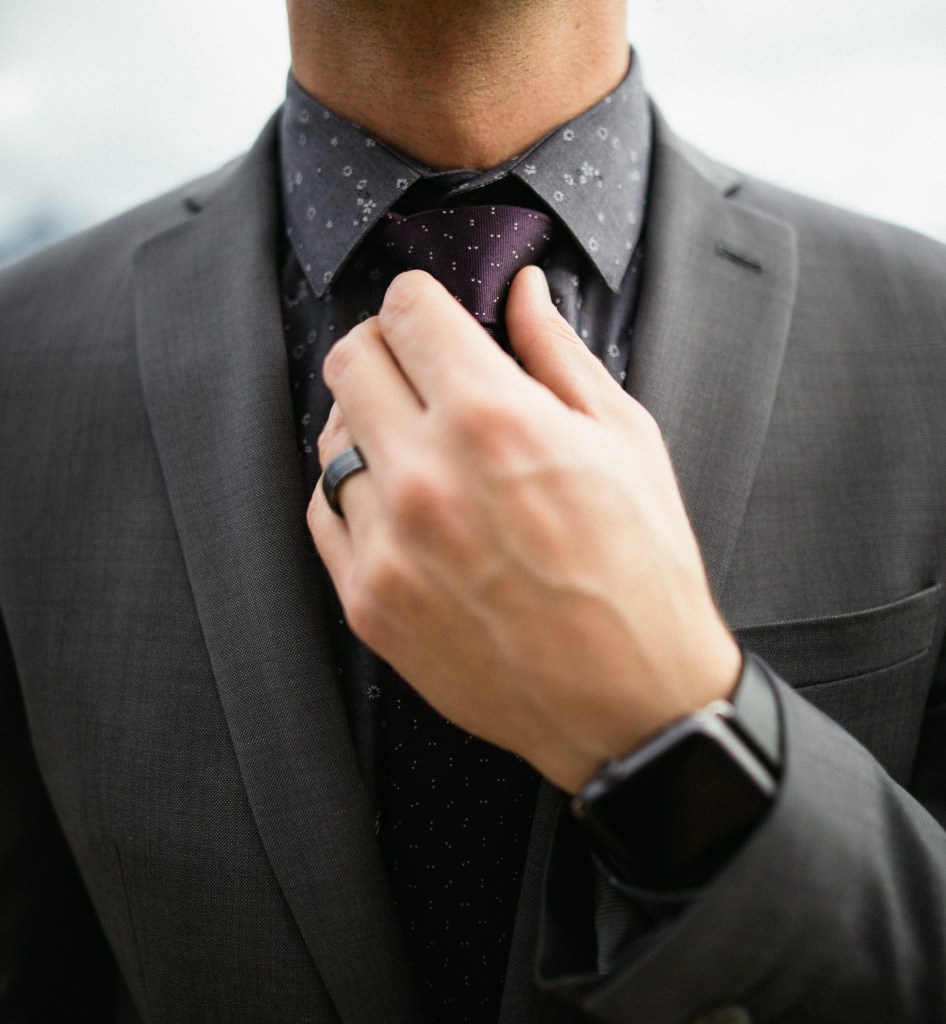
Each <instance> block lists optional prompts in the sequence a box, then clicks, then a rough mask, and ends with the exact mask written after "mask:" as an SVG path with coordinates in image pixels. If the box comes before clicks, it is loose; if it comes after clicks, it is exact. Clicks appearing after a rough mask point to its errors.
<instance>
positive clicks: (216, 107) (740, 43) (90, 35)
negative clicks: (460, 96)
mask: <svg viewBox="0 0 946 1024" xmlns="http://www.w3.org/2000/svg"><path fill="white" fill-rule="evenodd" d="M630 7H631V16H630V22H629V25H628V35H629V38H630V39H631V40H632V41H633V43H634V44H635V46H636V47H637V49H638V51H639V53H640V56H641V60H642V63H643V69H644V75H645V79H646V81H647V85H648V88H649V90H650V92H651V93H652V95H653V96H654V97H655V99H656V100H657V102H658V104H659V105H660V107H661V108H662V110H663V112H664V114H665V115H666V116H667V117H668V118H669V120H670V122H671V124H672V125H673V126H674V127H675V128H676V129H677V131H679V132H680V133H681V134H683V135H685V136H686V137H687V138H689V139H690V140H691V141H692V142H694V143H696V144H697V145H699V146H700V147H701V148H703V149H705V150H706V151H707V152H709V153H711V154H712V155H714V156H716V157H719V158H721V159H723V160H725V161H727V162H729V163H731V164H733V165H735V166H737V167H739V168H741V169H743V170H747V171H749V172H752V173H755V174H758V175H761V176H763V177H765V178H768V179H770V180H773V181H776V182H779V183H781V184H784V185H787V186H789V187H791V188H794V189H797V190H799V191H803V192H807V193H809V194H811V195H815V196H817V197H819V198H823V199H827V200H829V201H832V202H836V203H840V204H842V205H845V206H848V207H851V208H854V209H857V210H860V211H862V212H866V213H870V214H873V215H875V216H879V217H883V218H885V219H887V220H893V221H896V222H898V223H901V224H905V225H907V226H909V227H913V228H916V229H917V230H920V231H923V232H925V233H926V234H929V235H932V236H934V237H936V238H939V239H941V240H943V241H946V0H818V2H812V0H795V2H794V3H791V4H789V3H764V2H760V0H676V2H674V3H658V2H657V0H649V2H643V0H631V4H630ZM288 61H289V58H288V43H287V38H286V28H285V13H284V7H283V4H282V3H281V2H279V0H160V2H158V3H154V4H132V3H129V2H128V0H53V2H52V3H46V4H37V3H36V2H35V0H32V2H30V0H0V262H2V261H6V260H9V259H11V258H14V257H15V256H17V255H21V254H22V253H24V252H26V251H27V250H28V249H30V248H32V247H34V246H36V245H39V244H42V243H44V242H46V241H49V240H52V239H53V238H56V237H58V236H60V235H62V234H65V233H67V232H71V231H74V230H77V229H79V228H81V227H84V226H86V225H88V224H90V223H93V222H95V221H97V220H100V219H102V218H104V217H107V216H109V215H111V214H113V213H116V212H118V211H120V210H122V209H125V208H127V207H129V206H131V205H133V204H134V203H137V202H140V201H141V200H143V199H146V198H148V197H149V196H151V195H154V194H155V193H157V192H160V191H162V190H165V189H167V188H170V187H172V186H173V185H175V184H177V183H179V182H181V181H183V180H185V179H187V178H189V177H193V176H195V175H197V174H200V173H202V172H203V171H206V170H210V169H212V168H213V167H214V166H216V165H218V164H220V163H222V162H223V161H225V160H226V159H228V158H229V157H231V156H233V155H235V154H237V153H239V152H240V151H241V150H243V149H245V148H246V147H247V146H248V145H249V144H250V143H251V142H252V140H253V138H254V136H255V134H256V132H257V131H258V130H259V128H260V127H261V125H262V124H263V121H264V120H265V119H266V117H267V116H268V115H269V113H270V112H271V111H272V110H273V109H274V108H275V107H276V105H277V104H278V103H279V102H280V99H281V96H282V92H283V89H284V84H285V75H286V70H287V68H288Z"/></svg>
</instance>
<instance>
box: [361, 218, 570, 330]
mask: <svg viewBox="0 0 946 1024" xmlns="http://www.w3.org/2000/svg"><path fill="white" fill-rule="evenodd" d="M551 239H552V220H551V218H550V217H548V216H547V215H546V214H544V213H540V212H539V211H538V210H530V209H527V208H526V207H522V206H505V205H499V204H497V205H490V206H459V207H456V208H453V209H441V210H424V211H422V212H420V213H414V214H410V215H409V216H406V217H405V216H402V215H401V214H398V213H388V214H386V219H385V222H384V223H383V225H382V227H381V245H382V246H383V248H384V249H385V251H386V252H387V253H388V255H389V256H390V257H391V258H392V259H393V260H394V262H395V263H396V264H398V265H399V266H401V267H404V268H405V269H411V270H426V271H427V272H428V273H430V274H432V275H433V276H434V277H436V278H437V280H438V281H440V282H441V283H442V284H443V285H444V286H445V287H446V288H447V289H448V290H449V291H450V293H451V294H452V295H453V296H454V298H455V299H457V301H458V302H460V303H461V304H462V305H463V307H464V308H465V309H466V310H467V311H468V312H470V313H472V314H473V316H475V317H476V319H477V320H478V321H479V322H480V324H482V325H483V327H485V328H486V330H487V331H489V333H490V334H491V335H492V336H493V337H494V338H496V339H497V340H498V341H500V342H502V341H503V340H504V338H505V330H504V327H503V313H504V308H505V300H506V294H507V293H508V291H509V285H510V284H511V283H512V279H513V278H514V277H515V276H516V274H517V273H518V272H519V271H520V270H521V269H522V268H523V267H525V266H528V265H529V264H532V263H539V261H540V260H541V259H542V257H543V256H544V254H545V252H546V250H547V249H548V246H549V242H550V241H551Z"/></svg>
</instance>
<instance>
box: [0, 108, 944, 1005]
mask: <svg viewBox="0 0 946 1024" xmlns="http://www.w3.org/2000/svg"><path fill="white" fill-rule="evenodd" d="M657 130H658V138H657V145H656V153H655V171H654V179H653V181H654V184H653V196H652V202H651V206H650V212H649V224H648V229H647V244H648V251H647V268H646V281H645V283H644V287H643V294H642V298H641V305H640V310H639V315H638V326H637V330H636V334H635V341H634V350H633V357H632V364H631V368H630V374H629V382H628V387H629V390H630V391H631V392H632V393H633V394H635V395H636V396H637V397H638V398H639V399H640V400H641V401H642V402H643V403H644V404H645V405H646V406H647V407H648V408H649V409H650V410H651V411H652V412H653V414H654V415H655V416H656V418H657V420H658V421H659V423H660V424H661V426H662V428H663V431H664V434H665V436H666V439H667V443H668V445H669V448H670V452H671V455H672V458H673V462H674V465H675V467H676V470H677V473H678V475H679V479H680V483H681V486H682V489H683V492H684V495H685V499H686V502H687V506H688V509H689V512H690V515H691V518H692V521H693V525H694V527H695V530H696V533H697V535H698V537H699V540H700V543H701V545H702V549H703V553H704V557H705V559H706V563H707V566H708V570H709V575H710V578H711V581H712V584H713V587H714V590H715V593H716V595H717V598H718V600H719V603H720V605H721V607H722V609H723V612H724V614H725V616H726V617H727V620H728V621H729V622H730V623H731V624H732V626H733V627H734V628H736V629H737V630H738V631H739V634H740V636H741V637H742V639H743V640H744V642H745V643H746V645H747V646H749V647H750V648H752V649H754V650H756V651H757V652H759V653H760V654H761V655H762V656H763V657H765V658H767V659H769V661H770V663H771V664H772V665H773V666H774V667H775V669H776V670H777V671H778V673H779V674H780V675H781V676H782V677H783V678H784V679H785V680H787V682H784V683H782V682H779V684H778V691H779V695H780V700H781V703H782V708H783V712H784V722H785V734H786V743H787V762H786V773H785V778H784V782H783V788H782V792H781V795H780V798H779V801H778V804H777V806H776V808H775V810H774V811H773V813H772V814H771V815H770V816H769V817H768V818H767V820H766V821H765V823H764V825H763V826H762V827H761V828H760V829H759V831H758V832H757V833H756V834H755V835H754V836H753V838H752V839H751V840H750V842H749V843H748V845H747V846H745V847H744V849H743V850H742V851H741V853H740V854H739V855H738V856H737V857H736V859H735V860H734V861H733V862H732V863H731V864H730V865H729V866H728V867H727V868H726V869H725V870H724V871H723V872H722V873H721V874H720V875H719V877H718V878H717V879H716V880H715V882H714V883H713V884H712V885H710V886H709V888H708V889H707V891H706V892H705V893H704V894H703V895H702V896H701V897H700V898H699V899H698V900H696V901H695V902H694V903H693V905H692V906H691V907H690V908H689V909H688V910H687V911H686V913H684V914H683V915H682V916H681V917H680V918H678V919H677V920H675V921H670V922H668V923H665V924H664V925H662V926H660V927H659V928H657V929H653V928H651V927H649V926H648V925H647V923H646V922H645V921H643V920H641V919H639V918H638V917H637V916H636V915H635V912H634V910H633V908H631V907H630V906H627V905H625V904H624V903H623V902H622V901H621V900H620V898H618V897H616V896H615V895H614V894H613V893H611V892H610V891H609V890H607V888H606V887H604V886H602V885H600V884H599V883H596V881H595V879H594V878H593V877H592V876H591V874H590V872H589V870H588V866H587V861H586V859H585V858H584V856H583V851H582V849H581V846H580V843H579V842H578V840H577V839H576V837H575V836H574V834H573V832H572V830H571V829H570V827H569V822H568V820H567V818H566V817H564V816H562V815H561V814H560V811H561V799H560V797H559V795H558V794H556V793H555V792H554V791H553V790H552V788H551V787H546V788H545V789H544V790H543V792H542V794H541V796H540V799H539V805H538V808H537V812H536V817H535V825H534V829H533V837H532V845H531V849H530V854H529V863H528V867H527V872H526V877H525V880H524V883H523V889H522V897H521V904H520V910H519V915H518V921H517V930H516V935H515V938H514V942H513V951H512V955H511V961H510V968H509V976H508V981H507V991H506V996H505V1002H504V1009H503V1016H502V1021H503V1024H538V1022H549V1024H568V1022H571V1024H577V1022H581V1021H589V1020H592V1019H595V1018H596V1017H601V1018H603V1019H605V1020H608V1021H612V1022H621V1024H631V1022H634V1024H636V1022H640V1024H678V1022H680V1024H682V1022H685V1021H694V1020H697V1019H707V1020H709V1019H712V1020H715V1021H724V1020H730V1021H738V1020H746V1019H752V1020H756V1021H779V1022H794V1021H817V1022H832V1024H836V1022H842V1021H856V1022H858V1024H864V1022H865V1021H885V1022H896V1021H911V1022H933V1021H940V1022H941V1021H943V1020H946V838H944V832H943V830H942V824H943V822H944V821H946V670H944V668H943V663H942V660H941V659H940V657H939V655H940V650H941V648H942V644H943V632H944V622H946V607H944V600H943V581H944V579H946V458H944V452H946V402H944V399H943V396H944V390H946V344H944V343H946V258H944V250H943V249H942V248H940V247H938V246H936V245H934V244H933V243H932V242H929V241H927V240H925V239H922V238H920V237H917V236H915V235H912V234H910V233H908V232H904V231H900V230H897V229H894V228H890V227H888V226H884V225H881V224H877V223H874V222H871V221H868V220H865V219H860V218H856V217H853V216H851V215H848V214H844V213H841V212H839V211H837V210H834V209H831V208H827V207H823V206H820V205H817V204H814V203H812V202H809V201H807V200H804V199H801V198H799V197H796V196H793V195H790V194H788V193H786V192H783V191H780V190H777V189H774V188H771V187H769V186H766V185H763V184H760V183H758V182H753V181H750V180H743V179H740V178H739V177H737V176H736V175H734V174H732V173H731V172H729V171H727V170H724V169H722V168H720V167H718V166H717V165H715V164H713V163H711V162H710V161H708V160H706V159H705V158H703V157H701V156H699V155H698V154H696V153H694V152H692V151H690V150H688V149H687V147H685V146H684V145H683V144H682V143H680V142H679V141H678V140H676V139H675V138H674V137H673V136H672V135H671V134H670V133H669V132H668V130H667V129H666V127H665V126H664V125H663V124H662V123H659V124H658V129H657ZM274 161H275V158H274V135H273V128H272V125H270V126H269V127H268V128H267V129H266V131H265V132H264V134H263V136H262V137H261V139H260V141H259V142H258V143H257V145H256V146H255V147H254V149H253V150H252V151H251V152H250V153H249V155H248V156H247V157H246V158H244V159H243V160H241V161H239V162H237V163H235V164H234V165H232V166H230V167H228V168H225V169H224V170H223V171H222V172H220V173H218V174H217V175H215V176H213V177H211V178H208V179H206V180H203V181H201V182H198V183H197V184H196V185H193V186H190V187H188V188H187V189H184V190H182V191H180V192H177V193H175V194H173V195H170V196H167V197H164V198H162V199H159V200H157V201H155V202H153V203H151V204H149V205H147V206H145V207H142V208H141V209H138V210H135V211H133V212H131V213H129V214H127V215H125V216H123V217H121V218H119V219H117V220H115V221H113V222H111V223H108V224H105V225H104V226H101V227H98V228H96V229H94V230H93V231H90V232H87V233H85V234H83V235H80V236H78V237H76V238H73V239H71V240H68V241H66V242H63V243H61V244H59V245H57V246H55V247H53V248H52V249H50V250H48V251H46V252H44V253H41V254H39V255H37V256H34V257H32V258H30V259H28V260H26V261H25V262H23V263H21V264H19V265H18V266H14V267H13V268H11V269H8V270H7V271H5V272H4V273H3V274H2V275H0V480H2V493H0V610H2V616H3V623H4V635H3V636H0V814H2V818H0V827H2V832H0V886H2V889H0V892H2V895H0V1020H2V1021H3V1022H5V1024H6V1022H13V1021H27V1020H29V1021H36V1020H50V1021H56V1022H57V1024H60V1022H65V1021H70V1020H83V1021H84V1020H102V1021H107V1020H121V1021H132V1020H135V1019H138V1018H139V1017H140V1019H142V1020H146V1021H150V1022H155V1024H157V1022H161V1024H164V1022H167V1024H172V1022H173V1024H181V1022H184V1021H201V1022H206V1021H221V1022H224V1021H226V1022H233V1021H300V1022H301V1021H310V1022H319V1024H322V1022H337V1021H342V1022H345V1024H382V1022H390V1024H412V1022H416V1021H418V1020H419V1016H418V1012H417V1009H416V1002H415V996H414V994H413V992H412V989H411V982H410V978H409V971H408V967H407V965H406V963H405V961H404V956H403V952H402V948H401V943H400V940H399V937H398V932H397V925H396V919H395V915H394V913H393V909H392V901H391V896H390V893H389V890H388V888H387V885H386V881H385V875H384V871H383V868H382V864H381V860H380V857H379V853H378V849H377V845H376V842H375V837H374V834H373V828H372V820H371V814H370V811H369V806H368V802H367V799H366V796H365V792H364V789H363V787H362V785H361V783H360V781H359V776H358V771H357V767H356V762H355V757H354V754H353V750H352V746H351V743H350V740H349V736H348V734H347V730H346V725H345V717H344V714H343V709H342V705H341V702H340V698H339V694H338V692H337V690H336V687H335V679H334V669H333V666H332V663H331V660H330V657H329V654H328V644H327V640H326V635H325V628H326V627H325V623H324V621H323V618H324V616H323V609H322V603H321V596H320V594H319V593H318V591H317V587H316V585H315V583H314V579H315V575H314V573H313V571H312V570H313V558H314V555H313V552H312V547H311V543H310V541H309V538H308V536H307V533H306V528H305V523H304V521H303V517H302V514H301V509H302V508H303V505H304V498H303V494H302V484H301V480H300V476H299V472H298V468H297V459H296V454H295V440H294V433H293V424H292V412H291V403H290V397H289V390H288V387H287V366H286V355H285V346H284V343H283V336H282V330H281V323H280V319H281V318H280V299H279V294H278V291H277V280H276V259H275V246H276V241H277V235H278V232H279V230H280V229H279V224H278V202H277V198H278V197H277V183H276V176H275V162H274ZM937 666H939V667H937ZM80 879H81V883H80ZM102 936H104V937H105V940H106V942H107V946H106V944H105V943H103V941H102ZM725 1007H731V1008H732V1010H731V1012H730V1013H729V1015H728V1016H726V1014H725V1013H723V1012H720V1013H718V1015H717V1016H715V1017H706V1018H703V1016H702V1015H705V1014H712V1013H714V1012H717V1011H722V1010H723V1008H725ZM740 1014H742V1016H740ZM746 1015H748V1016H746Z"/></svg>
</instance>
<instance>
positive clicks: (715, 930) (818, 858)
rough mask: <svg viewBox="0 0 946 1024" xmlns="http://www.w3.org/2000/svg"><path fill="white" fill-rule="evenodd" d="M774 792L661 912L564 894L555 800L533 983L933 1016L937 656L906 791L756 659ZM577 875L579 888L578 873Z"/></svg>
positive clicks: (942, 902)
mask: <svg viewBox="0 0 946 1024" xmlns="http://www.w3.org/2000/svg"><path fill="white" fill-rule="evenodd" d="M772 681H773V684H774V686H775V688H776V692H777V695H778V698H779V703H780V708H781V713H782V720H783V728H784V737H785V751H784V754H785V762H784V775H783V778H782V784H781V788H780V792H779V796H778V798H777V802H776V804H775V806H774V808H773V810H772V812H771V813H770V814H769V815H768V817H767V818H766V819H765V820H764V821H763V823H762V824H761V825H760V827H759V828H758V830H757V831H756V832H755V833H754V834H753V836H752V837H751V838H750V839H749V841H748V842H747V844H746V845H745V846H744V847H743V848H742V849H741V850H740V851H739V853H737V854H736V856H735V857H734V858H733V860H732V861H731V862H730V863H729V864H728V865H727V866H726V867H724V868H723V870H722V871H721V872H720V873H719V874H718V875H717V876H716V878H715V879H714V880H713V881H712V882H711V883H710V884H709V885H708V886H707V888H706V889H705V891H703V892H702V893H701V895H700V896H699V898H698V899H697V900H696V901H694V902H693V903H692V904H691V905H690V906H688V907H687V908H686V910H685V911H684V912H683V913H682V914H681V915H680V916H679V917H677V918H676V919H674V920H671V921H665V922H663V923H661V924H659V925H657V926H656V927H654V926H650V925H649V924H648V922H647V921H645V920H644V919H642V918H641V916H640V914H639V913H638V912H637V911H636V910H635V908H634V907H633V906H631V905H629V904H622V901H621V898H620V896H619V894H616V893H615V892H614V891H613V890H606V889H605V887H603V886H601V885H600V884H599V885H598V886H597V887H596V889H597V898H595V899H592V900H588V899H586V900H579V899H576V898H575V896H574V893H575V891H576V887H575V879H576V878H579V877H581V876H582V875H584V876H587V874H588V872H589V870H590V868H589V865H588V854H587V850H586V848H585V846H584V844H583V841H582V838H581V836H580V835H579V834H578V833H577V830H576V829H575V827H574V825H573V823H572V822H571V821H570V820H569V816H568V814H567V812H564V813H562V814H561V816H560V819H559V823H558V830H557V834H556V839H555V842H554V844H553V850H552V856H551V860H550V863H549V866H548V871H547V877H546V885H545V892H544V894H543V908H542V924H541V931H540V940H539V953H538V963H537V975H538V980H539V982H540V984H541V985H542V986H543V987H544V988H546V989H550V990H552V991H556V992H558V993H560V994H562V995H564V996H566V997H567V998H569V999H570V1000H571V1001H573V1002H575V1003H577V1004H578V1005H579V1006H580V1007H581V1008H582V1009H584V1010H586V1011H588V1012H590V1013H592V1014H594V1015H595V1016H597V1017H600V1018H601V1019H603V1020H605V1021H610V1022H613V1024H637V1022H647V1024H700V1022H702V1021H706V1022H707V1024H708V1022H709V1021H713V1022H714V1024H716V1022H722V1021H726V1022H727V1024H728V1022H730V1021H732V1022H736V1021H739V1022H750V1021H751V1022H767V1021H772V1022H779V1024H793V1022H796V1021H797V1022H799V1024H801V1022H805V1024H845V1022H851V1024H864V1022H866V1021H883V1022H885V1024H899V1022H904V1024H906V1022H911V1024H914V1022H916V1024H919V1022H930V1024H932V1022H936V1021H944V1020H946V834H944V831H943V824H944V821H946V667H944V662H943V659H942V658H941V660H940V665H939V670H938V673H937V676H936V679H935V680H934V683H933V686H932V690H931V699H930V702H929V705H928V707H927V712H926V715H925V718H924V726H923V731H922V734H921V740H920V746H919V751H918V756H917V760H916V767H915V772H914V777H913V781H912V782H911V784H910V792H908V791H907V790H906V789H904V788H902V787H901V786H899V785H897V784H896V783H895V782H894V781H893V780H892V779H891V778H890V776H889V775H888V774H887V773H886V772H885V771H884V770H883V768H882V767H881V766H880V765H879V764H878V762H877V761H876V760H875V759H874V758H873V756H872V755H871V754H870V753H869V752H868V751H867V750H866V749H865V748H864V747H863V746H861V745H860V744H859V743H858V742H857V741H856V740H855V739H853V738H852V737H851V736H850V735H849V734H848V733H847V732H846V731H845V730H843V729H842V728H841V727H840V726H839V725H837V724H836V723H835V722H833V721H832V720H831V719H829V718H828V717H827V716H825V715H823V714H822V713H821V712H820V711H818V710H817V709H815V708H814V707H812V706H811V705H810V704H809V703H808V702H807V701H806V700H805V699H804V698H802V697H801V696H800V695H799V694H798V693H797V692H796V691H794V690H793V689H792V688H791V687H790V686H789V685H788V684H786V683H785V682H783V681H782V680H780V679H778V678H777V677H775V676H774V674H773V675H772ZM585 891H586V892H587V891H591V890H590V888H589V886H588V885H587V884H586V886H585Z"/></svg>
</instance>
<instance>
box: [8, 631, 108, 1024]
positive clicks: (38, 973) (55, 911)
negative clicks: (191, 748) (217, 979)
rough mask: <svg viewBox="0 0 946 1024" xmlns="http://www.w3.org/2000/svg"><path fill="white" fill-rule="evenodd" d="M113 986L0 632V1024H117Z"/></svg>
mask: <svg viewBox="0 0 946 1024" xmlns="http://www.w3.org/2000/svg"><path fill="white" fill-rule="evenodd" d="M114 981H115V971H114V967H113V963H112V959H111V957H110V955H109V952H108V949H107V947H106V944H105V941H104V938H103V936H102V933H101V930H100V928H99V926H98V923H97V921H96V919H95V916H94V914H93V911H92V909H91V906H90V903H89V900H88V897H87V896H86V893H85V889H84V888H83V885H82V882H81V880H80V878H79V875H78V872H77V871H76V868H75V865H74V863H73V860H72V857H71V855H70V853H69V850H68V848H67V846H66V842H65V840H64V838H63V835H62V832H61V831H60V829H59V826H58V824H57V822H56V818H55V815H54V813H53V809H52V807H51V805H50V802H49V798H48V797H47V795H46V791H45V789H44V787H43V783H42V780H41V778H40V773H39V770H38V767H37V765H36V762H35V759H34V757H33V754H32V751H31V748H30V742H29V735H28V727H27V722H26V716H25V713H24V709H23V703H22V700H21V698H20V691H19V687H18V685H17V681H16V675H15V671H14V665H13V657H12V655H11V652H10V647H9V644H8V642H7V637H6V633H5V630H4V629H3V625H2V622H0V1022H2V1024H25V1022H29V1024H46V1022H49V1024H53V1022H55V1024H80V1022H87V1021H102V1022H104V1021H108V1020H110V1019H111V1003H112V999H113V992H114Z"/></svg>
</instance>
